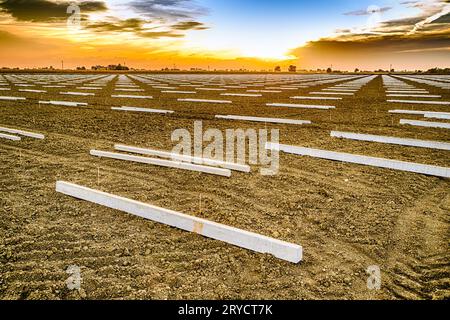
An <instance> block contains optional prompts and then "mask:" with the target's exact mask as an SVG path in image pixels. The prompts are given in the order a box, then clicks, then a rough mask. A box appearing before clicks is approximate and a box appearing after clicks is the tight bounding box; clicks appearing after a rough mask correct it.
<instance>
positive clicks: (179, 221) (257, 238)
mask: <svg viewBox="0 0 450 320" xmlns="http://www.w3.org/2000/svg"><path fill="white" fill-rule="evenodd" d="M56 192H59V193H62V194H65V195H68V196H71V197H74V198H77V199H81V200H85V201H89V202H93V203H96V204H99V205H102V206H105V207H108V208H111V209H115V210H120V211H123V212H126V213H129V214H132V215H136V216H138V217H141V218H144V219H148V220H151V221H155V222H158V223H162V224H165V225H168V226H171V227H174V228H178V229H181V230H185V231H188V232H194V233H197V234H199V235H202V236H204V237H208V238H212V239H215V240H219V241H224V242H226V243H229V244H231V245H235V246H238V247H241V248H244V249H248V250H252V251H256V252H260V253H268V254H272V255H274V256H275V257H277V258H279V259H282V260H286V261H289V262H293V263H299V262H300V261H301V260H302V257H303V249H302V247H301V246H299V245H297V244H293V243H289V242H285V241H281V240H277V239H274V238H270V237H266V236H263V235H260V234H257V233H253V232H249V231H245V230H242V229H237V228H234V227H230V226H227V225H224V224H220V223H216V222H212V221H209V220H205V219H201V218H197V217H194V216H190V215H187V214H183V213H180V212H177V211H172V210H168V209H164V208H159V207H156V206H153V205H150V204H146V203H143V202H138V201H135V200H131V199H127V198H124V197H119V196H116V195H112V194H108V193H105V192H101V191H98V190H93V189H89V188H86V187H83V186H79V185H76V184H72V183H68V182H64V181H58V182H56Z"/></svg>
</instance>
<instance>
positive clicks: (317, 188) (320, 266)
mask: <svg viewBox="0 0 450 320" xmlns="http://www.w3.org/2000/svg"><path fill="white" fill-rule="evenodd" d="M219 78H220V76H219ZM116 80H117V78H116V79H115V80H114V81H112V82H111V83H110V84H109V85H108V87H107V88H106V89H105V90H102V91H100V90H98V91H97V90H95V91H92V92H95V93H96V97H76V96H73V97H72V96H61V95H59V94H58V92H59V91H80V90H76V89H74V88H71V89H70V90H67V88H55V89H47V90H48V93H47V94H33V93H25V92H16V89H17V88H16V89H13V90H12V91H11V92H6V91H5V92H1V93H0V95H17V96H26V97H27V98H28V99H27V100H26V102H8V101H0V125H1V126H6V127H13V128H19V129H23V130H29V131H34V132H40V133H43V134H45V135H46V139H45V140H35V139H30V138H23V139H22V141H18V142H14V141H8V140H3V139H2V140H0V170H1V171H0V172H1V175H0V298H2V299H445V298H447V299H448V298H450V252H449V222H450V221H449V218H450V215H449V213H450V192H449V190H450V189H449V187H450V183H449V180H448V179H443V178H438V177H430V176H425V175H420V174H414V173H408V172H400V171H393V170H388V169H381V168H372V167H366V166H361V165H354V164H347V163H338V162H333V161H328V160H320V159H315V158H309V157H300V156H295V155H287V154H281V159H280V161H281V162H280V165H281V167H280V173H279V174H278V175H276V176H261V175H260V174H259V170H258V167H257V166H254V167H252V173H251V174H245V173H239V172H233V175H232V177H231V178H229V179H227V178H223V177H217V176H212V175H206V174H201V173H196V172H190V171H184V170H177V169H169V168H161V167H156V166H149V165H144V164H134V163H125V162H121V161H116V160H107V159H98V158H94V157H91V156H90V155H89V150H90V149H100V150H111V151H112V150H113V144H114V143H124V144H129V145H136V146H142V147H151V148H155V149H164V150H170V149H171V148H172V147H173V143H172V142H171V140H170V136H171V133H172V131H173V130H175V129H177V128H187V129H189V130H191V131H192V129H193V121H194V120H203V127H204V128H205V129H207V128H208V127H212V128H218V129H221V130H225V129H227V128H244V129H246V128H265V127H267V128H279V129H280V133H281V134H280V142H281V143H286V144H291V145H298V146H307V147H315V148H323V149H327V150H335V151H343V152H351V153H355V154H364V155H370V156H379V157H385V158H392V159H398V160H405V161H411V162H419V163H426V164H434V165H440V166H447V167H448V166H449V165H450V161H449V160H450V158H449V152H448V151H438V150H431V149H421V148H413V147H403V146H391V145H385V144H377V143H369V142H356V141H344V140H340V139H335V138H331V137H329V132H330V130H340V131H351V132H363V133H372V134H380V135H389V136H399V137H410V138H419V139H429V140H440V141H446V142H450V133H449V130H446V129H433V128H420V127H412V126H401V125H399V119H400V118H411V119H416V118H417V119H420V117H416V116H408V115H392V114H389V113H388V112H387V111H388V110H390V109H402V108H408V107H407V106H404V105H403V106H402V105H401V104H395V105H394V104H389V103H387V102H386V97H385V93H384V90H383V88H382V81H381V77H377V78H376V79H375V80H373V81H371V82H370V83H369V84H368V85H367V86H365V87H364V88H363V89H362V90H361V91H359V92H358V93H357V94H356V95H355V97H344V98H343V100H342V101H324V102H316V101H310V102H307V101H306V102H303V103H306V104H326V105H328V104H332V105H335V106H336V107H337V109H336V110H332V111H321V110H306V109H289V108H274V107H266V106H265V103H267V102H287V103H289V102H290V103H302V101H300V100H298V101H297V100H295V101H294V102H293V101H292V100H291V99H289V97H290V96H293V95H303V94H307V93H308V92H310V91H317V90H320V89H321V88H324V87H328V86H330V85H327V86H317V87H312V88H308V89H304V90H302V89H300V90H295V91H285V92H283V93H276V94H269V93H264V94H263V95H264V96H263V97H262V98H239V97H221V96H220V92H206V91H204V92H202V91H199V92H198V94H197V95H195V96H188V98H194V97H195V98H205V99H230V100H233V101H234V103H233V105H211V104H193V103H183V102H177V100H176V98H177V97H180V96H181V95H175V94H174V95H170V94H163V93H160V89H152V87H151V86H148V85H144V84H141V87H142V88H145V89H146V91H145V92H142V93H126V92H121V93H119V94H142V95H153V96H154V98H155V99H154V100H150V101H139V100H135V99H114V98H111V94H113V92H114V91H113V88H114V83H115V82H116ZM135 82H136V81H135ZM406 82H407V83H411V84H414V85H415V86H416V87H418V88H426V89H428V90H429V91H430V93H431V94H440V95H442V99H443V100H446V101H450V94H449V93H448V91H443V90H440V89H436V88H434V87H431V86H427V85H422V84H417V83H413V82H409V81H406ZM136 83H138V82H136ZM12 87H13V86H12ZM13 88H14V87H13ZM36 88H39V86H37V87H36ZM33 89H34V88H33ZM249 89H250V88H249ZM180 90H191V88H188V89H187V88H183V89H181V88H180ZM228 90H229V92H243V91H245V90H244V89H228ZM51 99H52V100H70V101H84V102H89V106H88V107H86V108H73V107H59V106H50V105H39V104H38V103H37V101H38V100H51ZM121 105H129V106H138V107H139V106H140V107H149V108H152V107H153V108H161V109H165V108H166V109H170V110H174V111H175V112H176V113H175V114H174V115H157V114H142V113H124V112H118V111H117V112H116V111H112V110H110V107H111V106H121ZM416 109H417V110H420V109H425V110H436V111H448V109H446V107H442V106H434V107H433V106H431V107H429V106H420V105H418V107H417V108H416ZM215 114H236V115H251V116H265V117H286V118H296V119H305V120H311V121H312V122H313V124H312V125H304V126H296V125H270V124H267V125H266V124H264V123H260V124H258V123H251V122H240V121H227V120H215V119H214V115H215ZM57 180H64V181H69V182H73V183H78V184H81V185H85V186H88V187H91V188H94V189H99V190H102V191H105V192H110V193H113V194H117V195H121V196H125V197H129V198H132V199H135V200H139V201H143V202H146V203H150V204H153V205H157V206H160V207H164V208H169V209H173V210H177V211H180V212H183V213H186V214H191V215H195V216H199V217H203V218H206V219H209V220H212V221H216V222H220V223H224V224H227V225H231V226H234V227H238V228H242V229H245V230H249V231H253V232H257V233H260V234H264V235H267V236H272V237H276V238H278V239H282V240H285V241H289V242H293V243H297V244H300V245H302V246H303V248H304V261H302V262H301V263H299V264H292V263H289V262H285V261H282V260H279V259H276V258H274V257H272V256H269V255H262V254H258V253H254V252H251V251H248V250H245V249H241V248H237V247H234V246H231V245H228V244H226V243H223V242H220V241H215V240H212V239H207V238H204V237H201V236H199V235H196V234H192V233H188V232H184V231H180V230H177V229H174V228H170V227H168V226H165V225H161V224H158V223H154V222H152V221H147V220H143V219H141V218H137V217H134V216H131V215H128V214H126V213H123V212H119V211H115V210H112V209H108V208H104V207H101V206H98V205H94V204H91V203H88V202H83V201H79V200H76V199H73V198H71V197H67V196H64V195H61V194H58V193H56V192H55V182H56V181H57ZM70 265H78V266H80V268H81V276H82V290H80V291H70V290H68V289H67V286H66V283H65V281H66V279H67V278H68V276H69V275H68V274H67V273H66V269H67V267H68V266H70ZM371 265H378V266H380V268H381V274H382V288H381V290H378V291H377V290H375V291H374V290H369V289H368V288H367V285H366V281H367V278H368V274H367V273H366V269H367V268H368V266H371Z"/></svg>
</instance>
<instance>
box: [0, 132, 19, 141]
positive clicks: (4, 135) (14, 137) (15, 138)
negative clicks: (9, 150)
mask: <svg viewBox="0 0 450 320" xmlns="http://www.w3.org/2000/svg"><path fill="white" fill-rule="evenodd" d="M0 138H3V139H8V140H13V141H19V140H21V138H20V137H18V136H13V135H10V134H5V133H0Z"/></svg>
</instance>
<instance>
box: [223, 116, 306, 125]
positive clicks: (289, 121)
mask: <svg viewBox="0 0 450 320" xmlns="http://www.w3.org/2000/svg"><path fill="white" fill-rule="evenodd" d="M216 118H217V119H226V120H240V121H254V122H268V123H282V124H300V125H301V124H311V121H309V120H296V119H280V118H260V117H246V116H234V115H226V116H222V115H216Z"/></svg>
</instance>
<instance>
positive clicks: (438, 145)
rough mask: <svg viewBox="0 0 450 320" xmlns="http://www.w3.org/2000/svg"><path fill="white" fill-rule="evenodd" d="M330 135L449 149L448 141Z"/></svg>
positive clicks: (345, 134)
mask: <svg viewBox="0 0 450 320" xmlns="http://www.w3.org/2000/svg"><path fill="white" fill-rule="evenodd" d="M330 135H331V137H334V138H344V139H351V140H358V141H370V142H380V143H388V144H397V145H402V146H410V147H419V148H430V149H439V150H450V143H446V142H440V141H427V140H418V139H408V138H396V137H387V136H377V135H372V134H360V133H352V132H341V131H331V134H330Z"/></svg>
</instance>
